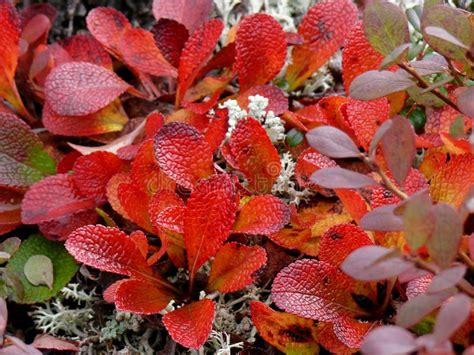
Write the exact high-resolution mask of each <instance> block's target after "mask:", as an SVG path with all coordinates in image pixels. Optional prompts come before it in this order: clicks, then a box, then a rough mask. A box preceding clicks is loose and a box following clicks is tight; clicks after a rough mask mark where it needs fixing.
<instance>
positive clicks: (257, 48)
mask: <svg viewBox="0 0 474 355" xmlns="http://www.w3.org/2000/svg"><path fill="white" fill-rule="evenodd" d="M235 49H236V58H235V70H236V71H237V75H238V78H239V84H240V91H241V92H245V91H246V90H248V89H250V88H251V87H252V86H257V85H263V84H266V83H268V82H269V81H271V80H272V79H273V78H274V77H275V76H276V75H277V74H278V73H279V72H280V70H281V68H282V67H283V65H284V64H285V58H286V36H285V32H284V31H283V28H282V27H281V25H280V24H279V23H278V22H277V21H276V20H275V19H274V18H273V17H272V16H270V15H267V14H253V15H250V16H247V17H245V18H244V19H243V20H242V22H241V23H240V25H239V27H238V30H237V38H236V47H235Z"/></svg>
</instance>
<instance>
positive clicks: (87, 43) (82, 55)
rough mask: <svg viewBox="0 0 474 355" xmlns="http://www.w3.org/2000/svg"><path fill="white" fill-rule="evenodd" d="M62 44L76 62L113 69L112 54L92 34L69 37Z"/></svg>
mask: <svg viewBox="0 0 474 355" xmlns="http://www.w3.org/2000/svg"><path fill="white" fill-rule="evenodd" d="M61 44H62V46H63V47H64V49H65V50H66V51H67V52H68V53H69V55H70V56H71V58H72V59H73V60H74V61H75V62H88V63H92V64H96V65H100V66H102V67H104V68H106V69H109V70H112V59H110V55H109V54H108V53H107V52H106V51H105V49H104V47H102V45H101V44H100V43H99V41H97V40H96V39H95V38H94V37H92V36H91V35H89V34H85V35H75V36H72V37H68V38H66V39H65V40H64V41H62V42H61Z"/></svg>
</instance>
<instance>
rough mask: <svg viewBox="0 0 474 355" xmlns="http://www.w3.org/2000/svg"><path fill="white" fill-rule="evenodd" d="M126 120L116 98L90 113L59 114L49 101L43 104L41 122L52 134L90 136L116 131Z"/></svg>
mask: <svg viewBox="0 0 474 355" xmlns="http://www.w3.org/2000/svg"><path fill="white" fill-rule="evenodd" d="M127 122H128V118H127V116H125V114H124V113H123V109H122V105H121V103H120V101H119V100H118V99H116V100H115V101H113V102H112V103H110V104H109V105H107V106H105V107H104V108H102V109H100V110H99V111H97V112H93V113H91V114H90V115H85V116H61V115H59V114H57V113H56V112H54V111H53V109H52V108H51V107H50V105H49V103H47V102H46V103H45V105H44V106H43V124H44V126H45V128H47V129H48V131H50V132H51V133H52V134H58V135H62V136H77V137H79V136H92V135H97V134H102V133H110V132H118V131H121V130H122V129H123V127H124V126H125V124H126V123H127Z"/></svg>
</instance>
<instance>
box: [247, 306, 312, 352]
mask: <svg viewBox="0 0 474 355" xmlns="http://www.w3.org/2000/svg"><path fill="white" fill-rule="evenodd" d="M250 314H251V317H252V323H253V324H254V325H255V327H256V328H257V330H258V333H259V335H260V336H261V337H262V338H263V339H265V341H266V342H267V343H269V344H270V345H273V346H274V347H276V348H277V349H278V350H280V351H283V352H285V351H286V350H287V349H288V348H287V347H288V345H289V346H291V348H292V349H296V350H297V349H298V346H300V347H304V349H308V347H309V348H310V349H311V351H310V353H311V354H313V353H318V350H319V347H318V332H317V327H316V325H315V324H314V321H312V320H310V319H306V318H302V317H298V316H295V315H293V314H289V313H284V312H277V311H274V310H273V309H271V308H270V307H268V306H267V305H266V304H265V303H263V302H258V301H252V302H251V303H250Z"/></svg>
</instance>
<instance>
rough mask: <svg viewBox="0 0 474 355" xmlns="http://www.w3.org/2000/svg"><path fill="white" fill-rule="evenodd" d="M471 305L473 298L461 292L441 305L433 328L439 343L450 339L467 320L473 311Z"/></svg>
mask: <svg viewBox="0 0 474 355" xmlns="http://www.w3.org/2000/svg"><path fill="white" fill-rule="evenodd" d="M471 305H472V300H471V298H470V297H469V296H467V295H465V294H463V293H459V294H457V295H455V296H454V297H453V298H451V299H449V300H448V301H446V302H445V303H444V304H443V305H442V306H441V309H440V311H439V313H438V316H437V317H436V323H435V326H434V329H433V336H434V338H435V339H436V343H437V344H441V343H443V342H444V341H446V340H449V338H451V336H452V335H453V334H454V333H455V332H456V330H458V329H459V328H460V327H461V326H462V325H463V324H464V323H465V322H466V320H467V319H468V318H469V314H470V313H471ZM471 326H472V324H471ZM471 329H472V328H471Z"/></svg>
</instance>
